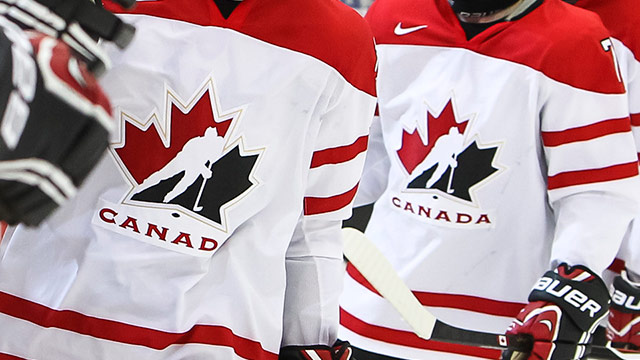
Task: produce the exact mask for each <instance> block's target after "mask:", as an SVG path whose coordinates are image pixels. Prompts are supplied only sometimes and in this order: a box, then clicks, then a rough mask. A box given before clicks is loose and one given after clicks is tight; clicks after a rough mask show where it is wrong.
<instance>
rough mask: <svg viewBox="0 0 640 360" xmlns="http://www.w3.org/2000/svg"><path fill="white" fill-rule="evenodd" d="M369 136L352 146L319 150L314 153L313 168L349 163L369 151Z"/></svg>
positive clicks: (363, 137) (362, 137)
mask: <svg viewBox="0 0 640 360" xmlns="http://www.w3.org/2000/svg"><path fill="white" fill-rule="evenodd" d="M368 139H369V137H368V136H366V135H365V136H361V137H359V138H358V140H356V141H355V142H354V143H353V144H351V145H346V146H339V147H335V148H330V149H325V150H319V151H316V152H314V153H313V158H312V159H311V168H312V169H313V168H317V167H320V166H322V165H328V164H339V163H343V162H346V161H349V160H351V159H353V158H355V157H356V156H358V154H360V153H362V152H363V151H365V150H367V141H368Z"/></svg>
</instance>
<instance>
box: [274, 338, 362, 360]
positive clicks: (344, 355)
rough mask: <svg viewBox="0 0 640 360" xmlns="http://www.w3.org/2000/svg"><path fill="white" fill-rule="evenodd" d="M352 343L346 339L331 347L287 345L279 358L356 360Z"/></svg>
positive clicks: (279, 359)
mask: <svg viewBox="0 0 640 360" xmlns="http://www.w3.org/2000/svg"><path fill="white" fill-rule="evenodd" d="M351 353H352V350H351V345H349V343H348V342H346V341H338V342H336V343H335V345H333V347H329V346H326V345H314V346H285V347H283V348H282V349H280V356H278V360H309V359H315V360H356V359H354V358H353V356H351Z"/></svg>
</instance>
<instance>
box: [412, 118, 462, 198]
mask: <svg viewBox="0 0 640 360" xmlns="http://www.w3.org/2000/svg"><path fill="white" fill-rule="evenodd" d="M463 143H464V135H462V134H460V131H459V130H458V128H457V127H455V126H452V127H451V128H450V129H449V133H448V134H445V135H442V136H440V137H439V138H438V140H436V142H435V143H434V145H433V148H432V149H431V151H430V152H429V154H428V155H427V157H425V158H424V160H422V162H421V163H420V164H419V165H418V166H417V167H416V168H415V169H413V171H412V172H411V176H410V179H411V180H410V181H409V183H411V182H412V181H413V180H415V179H416V178H417V177H419V176H420V175H422V173H424V172H425V171H427V170H429V169H430V168H431V167H432V166H434V165H436V169H435V171H434V172H433V174H431V177H430V178H429V180H427V184H426V186H425V187H426V188H431V187H432V186H433V185H434V184H435V183H436V182H438V180H440V178H441V177H442V175H443V174H444V173H445V171H447V169H448V168H449V167H450V168H451V174H450V179H449V180H451V178H452V177H453V171H454V169H455V168H456V167H457V166H458V161H457V160H456V159H457V157H458V155H459V154H460V153H461V152H462V151H463V150H464V149H463ZM450 186H451V181H449V187H450ZM447 190H448V192H450V191H449V190H450V189H447Z"/></svg>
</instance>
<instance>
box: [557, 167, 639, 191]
mask: <svg viewBox="0 0 640 360" xmlns="http://www.w3.org/2000/svg"><path fill="white" fill-rule="evenodd" d="M636 175H638V163H637V162H635V161H634V162H630V163H627V164H620V165H613V166H608V167H605V168H601V169H590V170H576V171H567V172H563V173H559V174H557V175H554V176H549V178H548V185H547V186H548V188H549V190H553V189H559V188H563V187H567V186H573V185H584V184H591V183H597V182H603V181H613V180H620V179H624V178H629V177H633V176H636Z"/></svg>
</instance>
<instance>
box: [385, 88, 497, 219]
mask: <svg viewBox="0 0 640 360" xmlns="http://www.w3.org/2000/svg"><path fill="white" fill-rule="evenodd" d="M425 105H426V106H425V108H426V111H424V112H421V115H420V116H418V120H417V121H416V123H415V124H409V125H408V128H404V129H403V131H402V134H401V147H400V148H399V149H398V150H397V151H396V154H397V156H398V159H399V161H400V164H401V166H402V169H403V170H404V173H405V179H404V184H403V188H404V191H403V193H402V194H400V195H399V196H398V197H395V198H393V201H392V202H393V206H395V207H396V208H399V209H402V210H404V211H409V212H413V213H414V214H416V216H419V217H420V218H422V219H424V220H426V221H428V222H431V223H435V224H439V225H444V226H456V227H488V226H489V227H490V226H492V224H493V222H494V219H493V215H492V211H490V210H488V209H483V208H482V206H481V205H482V204H478V203H477V201H476V200H475V199H474V195H473V193H474V191H475V189H477V188H479V187H480V186H482V184H484V183H486V182H487V181H488V180H489V179H490V178H492V177H493V176H496V175H497V174H498V173H499V172H500V170H501V168H500V167H499V166H498V165H496V162H495V159H496V158H497V154H498V152H499V149H500V144H484V143H481V142H480V141H479V140H478V139H477V138H476V136H475V134H473V133H472V132H471V130H470V128H471V126H470V125H469V124H470V123H471V122H472V118H473V116H459V115H458V114H457V112H456V108H455V101H454V97H453V96H452V97H451V98H450V99H449V100H448V101H447V102H446V103H445V104H444V105H443V106H439V107H436V108H435V109H434V108H432V107H430V106H429V105H428V104H427V103H426V102H425ZM436 109H437V110H436ZM422 114H424V115H422ZM405 126H407V125H405ZM421 195H422V196H421Z"/></svg>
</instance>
